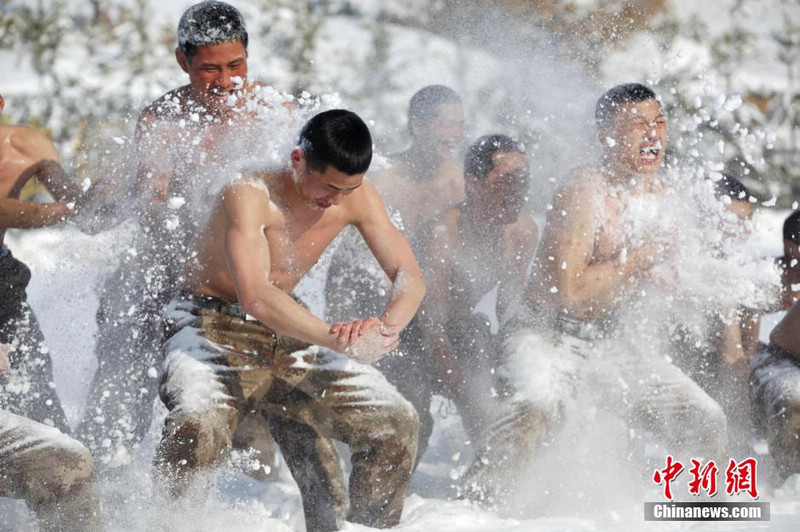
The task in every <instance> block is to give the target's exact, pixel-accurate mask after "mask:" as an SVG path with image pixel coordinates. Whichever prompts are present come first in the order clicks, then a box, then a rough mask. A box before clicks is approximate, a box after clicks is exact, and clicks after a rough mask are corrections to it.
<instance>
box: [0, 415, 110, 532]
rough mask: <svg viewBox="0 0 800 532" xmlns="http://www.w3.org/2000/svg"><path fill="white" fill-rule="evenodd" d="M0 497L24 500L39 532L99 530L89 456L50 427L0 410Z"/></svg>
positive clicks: (79, 446) (76, 444)
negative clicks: (36, 521) (36, 523)
mask: <svg viewBox="0 0 800 532" xmlns="http://www.w3.org/2000/svg"><path fill="white" fill-rule="evenodd" d="M0 497H11V498H14V499H25V500H26V501H27V502H28V505H29V506H30V507H31V509H32V510H33V511H34V512H35V513H36V516H37V518H38V521H39V526H40V527H41V530H43V531H71V530H74V531H79V532H83V531H91V530H101V529H102V528H101V524H100V508H99V504H98V499H97V493H96V485H95V477H94V467H93V465H92V458H91V456H90V455H89V451H88V450H87V449H86V448H85V447H83V446H82V445H81V444H80V443H78V442H77V441H75V440H73V439H72V438H70V437H68V436H65V435H64V434H62V433H61V432H59V431H58V430H56V429H54V428H53V427H47V426H45V425H42V424H41V423H37V422H35V421H32V420H30V419H27V418H24V417H21V416H17V415H15V414H12V413H10V412H7V411H5V410H0Z"/></svg>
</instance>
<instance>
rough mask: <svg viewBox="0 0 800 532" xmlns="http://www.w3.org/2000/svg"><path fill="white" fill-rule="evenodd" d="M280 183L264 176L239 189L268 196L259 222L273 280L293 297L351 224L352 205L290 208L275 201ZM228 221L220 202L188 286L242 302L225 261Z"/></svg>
mask: <svg viewBox="0 0 800 532" xmlns="http://www.w3.org/2000/svg"><path fill="white" fill-rule="evenodd" d="M245 180H246V181H245ZM275 182H276V177H275V175H274V174H260V175H253V176H250V177H247V178H244V180H243V181H242V182H241V183H239V184H237V185H235V186H250V187H252V188H253V193H254V194H258V195H260V196H261V197H262V198H263V200H264V209H263V210H262V213H261V215H260V219H259V223H260V226H261V227H262V228H264V229H262V232H263V234H264V237H265V238H266V239H267V243H268V246H269V253H270V272H269V282H271V283H272V284H273V285H274V286H276V287H278V288H280V289H281V290H283V291H284V292H287V293H289V292H291V291H292V290H293V289H294V287H295V286H297V284H298V283H299V282H300V280H301V279H302V278H303V276H304V275H305V274H306V273H308V271H309V270H310V269H311V267H312V266H314V264H316V263H317V261H318V260H319V258H320V256H321V255H322V253H323V251H325V249H326V248H327V247H328V245H329V244H330V243H331V242H332V241H333V239H334V238H335V237H336V235H338V234H339V233H340V232H341V231H342V229H343V228H344V227H345V226H347V225H348V224H349V223H351V221H352V219H351V216H350V210H349V209H350V202H349V201H343V202H342V204H340V205H336V206H333V207H330V208H328V209H325V210H322V211H319V210H317V211H314V210H308V209H293V208H289V207H286V206H284V205H281V204H280V201H277V200H276V201H271V200H270V199H269V198H270V196H275V197H278V196H277V195H276V194H275V191H276V190H275V189H276V185H275ZM355 194H356V193H354V194H353V196H355ZM351 197H352V196H351ZM354 199H355V200H356V201H357V198H354ZM225 217H226V215H225V213H224V212H223V211H222V209H221V205H220V202H218V204H217V206H216V207H215V209H214V212H213V213H212V216H211V220H210V222H209V224H208V227H207V228H206V230H205V231H204V233H203V234H202V235H201V236H200V239H199V241H198V243H197V246H196V249H197V251H198V253H197V258H196V260H192V261H190V262H189V263H188V264H187V268H186V278H187V281H186V283H185V285H184V288H185V289H187V290H190V291H193V292H196V293H199V294H205V295H209V296H214V297H220V298H223V299H227V300H229V301H236V299H237V296H236V290H235V288H234V284H233V280H232V279H231V276H230V274H229V273H228V265H227V263H226V262H225V249H224V245H225V238H224V236H225V231H226V229H227V227H226V226H225Z"/></svg>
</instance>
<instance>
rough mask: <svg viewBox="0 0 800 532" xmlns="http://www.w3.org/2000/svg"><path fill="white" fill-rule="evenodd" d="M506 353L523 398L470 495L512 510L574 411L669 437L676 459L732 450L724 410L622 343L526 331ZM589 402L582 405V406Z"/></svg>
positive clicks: (468, 478) (502, 418) (469, 481)
mask: <svg viewBox="0 0 800 532" xmlns="http://www.w3.org/2000/svg"><path fill="white" fill-rule="evenodd" d="M504 348H505V349H506V351H507V356H508V357H509V363H508V365H507V367H506V368H503V369H504V371H505V372H506V373H508V374H509V375H511V376H513V378H512V383H513V385H514V388H515V389H516V390H517V393H516V395H515V396H514V397H513V398H512V400H510V401H509V402H508V404H507V406H506V408H505V409H504V412H503V413H501V414H500V415H499V419H498V421H497V422H496V423H495V424H494V425H493V426H492V427H491V428H490V431H489V435H488V436H487V443H486V446H485V448H484V449H483V450H482V451H480V452H479V453H478V456H477V457H476V459H475V461H474V462H473V464H472V465H471V466H470V468H469V469H468V470H467V472H466V473H465V475H464V478H463V489H464V492H465V494H466V495H467V496H468V497H470V498H472V499H475V500H478V501H480V502H482V503H486V504H488V505H490V506H498V507H501V508H502V507H504V506H505V505H506V503H507V501H509V500H510V499H511V497H512V495H513V493H514V492H515V491H517V490H518V488H519V483H520V482H521V481H522V476H523V475H524V474H525V473H526V471H527V470H528V469H527V464H530V462H531V460H532V459H533V458H534V456H535V455H536V451H537V449H538V447H539V446H540V444H541V443H542V442H543V441H545V440H546V439H548V438H550V437H552V436H553V433H554V432H555V431H556V430H557V428H558V427H559V425H560V424H561V423H562V420H563V419H564V417H565V416H566V415H569V412H570V410H571V409H575V408H578V409H584V408H586V404H587V403H588V404H589V405H590V406H602V407H603V408H604V409H607V410H608V411H609V412H611V413H613V414H615V415H619V416H621V417H622V418H623V419H625V420H626V421H627V422H628V423H630V424H632V425H634V426H638V427H641V428H643V429H645V430H648V431H652V432H654V433H656V434H658V435H659V436H661V437H663V438H664V439H665V440H667V442H668V443H669V444H670V445H671V448H672V449H674V451H673V452H676V453H695V454H693V456H696V457H697V456H701V457H706V458H709V459H714V460H719V459H720V458H722V456H723V453H724V452H725V449H726V445H727V428H726V420H725V414H724V413H723V411H722V408H721V407H720V406H719V404H717V403H716V402H715V401H714V400H713V399H711V398H710V397H709V396H708V395H707V394H706V393H705V392H704V391H703V390H702V389H701V388H700V387H699V386H698V385H697V384H696V383H695V382H693V381H692V380H691V379H690V378H689V377H687V376H686V375H685V374H683V373H682V372H681V371H680V370H679V369H678V368H676V367H675V366H673V365H672V364H670V363H669V362H667V361H666V360H665V359H664V358H663V357H658V356H650V355H646V354H642V353H633V352H631V351H630V346H625V345H622V343H621V342H615V341H614V340H605V341H603V342H598V341H595V340H594V339H592V338H578V337H574V336H571V335H567V334H555V335H553V336H551V335H545V334H538V333H534V332H531V331H522V332H521V333H520V334H517V335H515V336H512V337H511V338H509V339H508V340H507V341H506V343H505V345H504ZM579 394H580V395H581V398H582V399H581V402H580V403H575V402H574V398H575V397H578V396H579Z"/></svg>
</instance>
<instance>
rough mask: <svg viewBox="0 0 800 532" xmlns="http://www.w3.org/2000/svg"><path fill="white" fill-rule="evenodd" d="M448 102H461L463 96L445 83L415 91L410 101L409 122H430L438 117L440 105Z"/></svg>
mask: <svg viewBox="0 0 800 532" xmlns="http://www.w3.org/2000/svg"><path fill="white" fill-rule="evenodd" d="M448 103H458V104H460V103H461V96H459V95H458V93H457V92H456V91H454V90H453V89H451V88H450V87H446V86H445V85H428V86H426V87H422V88H421V89H420V90H418V91H417V92H415V93H414V96H412V97H411V100H410V101H409V102H408V123H409V124H411V122H412V121H417V122H422V123H428V122H430V121H431V120H433V119H434V118H436V113H438V112H439V107H441V106H442V105H444V104H448Z"/></svg>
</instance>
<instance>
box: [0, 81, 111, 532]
mask: <svg viewBox="0 0 800 532" xmlns="http://www.w3.org/2000/svg"><path fill="white" fill-rule="evenodd" d="M4 103H5V102H4V100H3V97H2V96H0V112H2V110H3V107H4ZM33 178H38V179H39V180H40V181H41V183H42V184H43V185H44V186H45V188H47V190H48V191H49V192H50V193H51V194H52V195H53V197H54V198H55V200H56V201H55V202H53V203H42V202H36V201H24V200H20V199H19V194H20V191H21V190H22V187H23V186H25V183H27V182H28V181H29V180H30V179H33ZM98 190H99V189H98ZM93 196H94V193H92V194H91V195H89V194H87V195H82V193H81V190H80V189H79V188H78V187H77V186H76V185H75V183H73V182H72V181H71V180H70V179H69V177H67V175H66V173H65V172H64V169H63V168H62V166H61V164H60V162H59V157H58V153H57V151H56V149H55V147H54V146H53V143H52V142H50V140H48V139H47V137H46V136H45V135H44V134H43V133H42V132H40V131H38V130H35V129H31V128H27V127H15V126H0V497H11V498H19V499H25V500H26V501H27V502H28V504H29V505H30V507H31V509H32V510H33V511H34V513H35V514H36V516H37V518H38V521H39V525H40V528H41V530H48V531H50V530H53V531H55V530H99V529H100V528H99V526H100V524H99V517H100V516H99V506H98V501H97V497H96V492H95V483H94V467H93V464H92V458H91V456H90V455H89V451H88V450H87V449H86V448H84V447H83V446H82V445H81V444H80V443H78V442H77V441H75V440H73V439H71V438H70V437H68V436H66V435H65V434H69V426H68V425H67V418H66V416H65V415H64V411H63V409H62V408H61V401H60V400H59V398H58V395H56V392H55V384H54V383H53V373H52V362H51V360H50V354H49V352H48V350H47V347H46V345H45V342H44V337H43V336H42V332H41V330H40V328H39V324H38V322H37V321H36V316H35V315H34V314H33V311H32V310H31V308H30V306H29V305H28V303H27V301H26V288H27V286H28V281H29V280H30V276H31V272H30V270H29V269H28V268H27V267H26V266H25V265H24V264H23V263H22V262H20V261H18V260H17V259H15V258H14V257H13V256H12V255H11V252H10V251H9V250H8V248H7V247H6V246H5V245H4V244H3V239H4V237H5V232H6V229H9V228H20V229H30V228H36V227H46V226H49V225H55V224H58V223H60V222H63V221H65V220H68V219H71V218H74V217H75V215H76V214H77V213H78V212H79V211H80V210H81V209H82V208H83V207H84V206H86V205H87V204H88V203H89V202H90V201H92V200H93V199H94V198H93Z"/></svg>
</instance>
